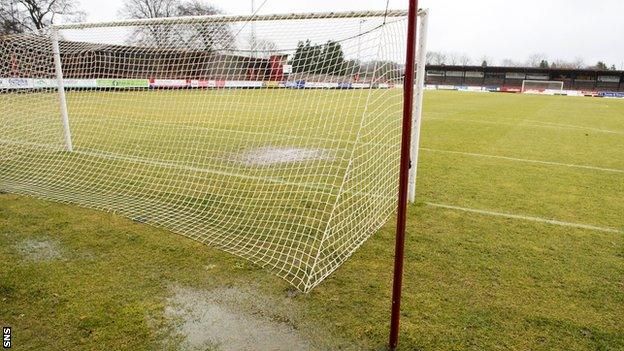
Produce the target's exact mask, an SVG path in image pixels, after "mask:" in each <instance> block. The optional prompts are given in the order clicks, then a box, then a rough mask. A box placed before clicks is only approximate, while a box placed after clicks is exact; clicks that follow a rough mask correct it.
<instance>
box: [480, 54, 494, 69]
mask: <svg viewBox="0 0 624 351" xmlns="http://www.w3.org/2000/svg"><path fill="white" fill-rule="evenodd" d="M479 61H481V67H487V66H489V65H491V64H492V62H494V60H493V59H492V58H491V57H489V56H487V55H483V56H481V58H479Z"/></svg>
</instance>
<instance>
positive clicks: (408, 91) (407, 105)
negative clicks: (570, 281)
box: [390, 0, 418, 350]
mask: <svg viewBox="0 0 624 351" xmlns="http://www.w3.org/2000/svg"><path fill="white" fill-rule="evenodd" d="M417 22H418V0H409V12H408V25H407V55H406V62H405V80H404V82H403V89H404V90H403V94H404V99H403V132H402V136H401V168H400V174H399V201H398V209H397V224H396V246H395V253H394V282H393V286H392V315H391V319H390V349H391V350H395V349H396V347H397V345H398V343H399V319H400V313H401V287H402V285H403V257H404V254H405V226H406V220H407V197H408V190H409V189H408V187H409V184H408V183H409V170H410V149H411V138H412V111H413V109H414V85H415V80H414V73H415V63H416V32H417V30H416V25H417Z"/></svg>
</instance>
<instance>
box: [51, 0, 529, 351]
mask: <svg viewBox="0 0 624 351" xmlns="http://www.w3.org/2000/svg"><path fill="white" fill-rule="evenodd" d="M408 2H409V9H408V11H407V17H408V28H407V43H406V48H407V50H406V61H405V78H404V83H403V89H404V99H403V118H402V126H403V127H402V132H401V133H402V134H401V158H400V165H399V191H398V201H397V227H396V238H395V240H396V242H395V259H394V278H393V288H392V308H391V323H390V338H389V346H390V349H392V350H394V349H396V347H397V346H398V337H399V322H400V303H401V289H402V277H403V262H404V251H405V234H406V219H407V204H408V202H414V201H415V196H416V179H417V168H418V151H419V144H420V131H421V124H422V103H423V92H424V77H425V57H426V44H427V43H426V37H427V26H428V11H427V10H420V11H419V8H418V0H408ZM405 15H406V12H405V11H402V10H399V11H356V12H343V13H336V12H330V13H313V14H310V13H301V14H281V15H280V14H278V15H251V16H238V15H233V16H223V15H215V16H193V17H171V18H159V19H132V20H125V21H115V22H100V23H76V24H63V25H54V26H52V27H51V38H52V43H53V54H54V63H55V70H56V80H57V88H58V94H59V103H60V112H61V120H62V124H63V129H64V134H65V144H66V149H67V151H69V152H71V151H72V150H73V146H72V137H71V130H70V120H69V113H68V107H67V101H66V98H65V87H64V79H63V71H62V62H61V55H60V50H59V48H58V47H59V43H58V41H59V34H58V32H59V31H60V30H76V29H90V28H103V27H134V26H143V25H158V24H168V23H178V24H194V23H210V22H211V21H215V22H216V21H218V22H220V23H224V22H240V21H246V22H260V21H275V20H280V19H298V18H302V19H310V18H314V19H332V18H336V19H337V18H345V17H350V18H365V17H371V16H385V17H404V16H405ZM419 18H420V22H419ZM416 62H418V65H417V64H416ZM523 86H524V83H523Z"/></svg>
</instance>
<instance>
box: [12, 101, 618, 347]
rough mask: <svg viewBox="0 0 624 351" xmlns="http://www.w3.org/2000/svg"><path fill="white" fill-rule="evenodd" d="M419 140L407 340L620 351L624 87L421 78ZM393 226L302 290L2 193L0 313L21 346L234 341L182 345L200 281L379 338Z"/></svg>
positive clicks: (195, 251)
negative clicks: (478, 87) (481, 89)
mask: <svg viewBox="0 0 624 351" xmlns="http://www.w3.org/2000/svg"><path fill="white" fill-rule="evenodd" d="M0 109H2V107H0ZM130 110H131V109H130ZM421 146H422V151H421V157H420V168H419V178H418V203H417V204H415V205H412V206H410V208H409V219H408V220H409V222H408V238H407V243H408V247H407V252H406V268H405V286H404V300H403V316H402V334H401V338H402V339H401V349H404V350H414V349H420V350H440V349H442V350H464V349H470V350H482V349H487V350H496V349H514V350H518V349H531V350H553V349H559V350H564V349H565V350H619V349H624V232H623V231H624V151H623V150H624V101H621V100H605V99H589V98H567V97H549V96H526V95H502V94H472V93H456V92H427V94H426V96H425V115H424V122H423V130H422V143H421ZM118 147H119V150H122V149H123V147H121V146H118ZM0 162H1V161H0ZM142 176H145V177H149V175H142ZM393 237H394V225H393V223H392V222H390V223H388V224H387V225H386V226H385V227H384V228H383V229H382V230H381V231H380V232H379V233H378V234H376V235H375V236H373V238H371V239H370V240H369V241H368V242H367V243H366V244H365V245H364V246H363V247H362V248H361V249H360V250H359V251H358V252H357V253H356V254H355V255H354V256H353V257H352V258H351V259H350V260H348V261H347V262H346V263H345V264H344V265H343V266H342V267H341V268H340V269H338V271H336V272H335V273H334V274H333V275H332V276H330V277H329V278H328V279H327V280H326V281H325V282H324V283H323V284H321V285H319V286H318V287H317V288H316V289H315V290H313V291H312V292H311V293H310V294H308V295H302V294H298V293H296V292H294V291H293V289H292V288H291V287H290V286H289V285H288V284H287V283H286V282H284V281H282V280H281V279H279V278H276V277H274V276H272V275H270V274H268V273H266V271H264V270H262V269H259V268H257V267H255V266H253V265H251V264H248V263H246V261H243V260H241V259H238V258H235V257H232V256H230V255H228V254H225V253H222V252H220V251H217V250H214V249H212V248H210V247H206V246H204V245H201V244H198V243H195V242H192V241H190V240H187V239H184V238H182V237H179V236H177V235H173V234H171V233H170V232H167V231H163V230H158V229H154V228H152V227H149V226H146V225H144V224H140V223H136V222H132V221H130V220H127V219H124V218H122V217H118V216H115V215H110V214H106V213H101V212H97V211H92V210H85V209H81V208H76V207H73V206H67V205H59V204H56V203H50V202H45V201H40V200H35V199H31V198H26V197H21V196H16V195H9V194H4V195H0V242H1V243H2V245H1V246H0V265H1V266H2V267H3V268H2V271H1V272H0V297H1V299H2V301H1V303H2V308H1V309H0V324H2V325H8V326H11V327H12V328H13V334H14V337H13V342H14V345H15V346H14V347H15V349H26V350H38V349H75V350H83V349H101V350H110V349H133V350H151V349H177V348H187V349H192V348H193V347H195V346H197V347H203V348H215V349H219V348H223V349H227V347H228V342H231V344H230V345H240V344H236V342H237V341H236V340H234V341H232V340H233V339H232V338H235V337H236V335H220V336H216V339H217V340H208V341H206V340H203V341H204V342H206V343H204V344H189V343H188V338H189V335H187V334H185V333H184V331H185V330H187V329H185V328H181V327H180V325H182V326H184V325H186V324H185V323H186V322H188V321H184V320H180V319H179V318H183V317H180V316H179V315H177V317H172V316H171V314H170V313H169V311H170V309H171V304H172V302H171V301H177V300H176V299H175V298H173V299H172V297H175V296H178V295H176V292H177V291H179V290H180V289H183V291H187V290H184V289H193V291H201V292H206V294H207V295H206V296H204V295H195V294H192V296H195V297H196V298H199V299H207V300H208V301H209V302H210V303H212V304H208V305H206V304H205V303H203V304H201V306H213V304H214V303H218V304H219V308H222V309H227V310H229V311H235V312H237V315H240V316H247V317H246V319H245V320H252V321H256V320H253V319H252V317H249V316H253V317H254V318H260V320H261V321H267V323H266V324H267V325H275V326H277V328H283V329H284V334H285V335H287V336H290V335H291V334H292V333H293V331H294V332H295V333H296V334H297V337H296V338H295V339H296V340H298V342H301V340H304V341H303V342H301V344H298V345H310V347H317V348H320V349H336V348H344V349H382V348H383V347H384V345H385V344H386V339H387V332H388V318H389V301H390V300H389V299H390V284H391V276H392V272H391V266H392V257H393V248H394V245H393ZM224 288H226V291H230V292H231V291H232V289H233V290H234V291H238V293H236V294H232V293H228V294H229V295H228V294H225V295H227V296H235V298H232V299H234V303H232V300H231V299H230V300H227V301H225V302H224V301H221V300H219V299H217V300H219V301H216V302H215V301H214V299H211V295H210V293H211V292H215V291H218V292H222V291H224V290H223V289H224ZM228 289H229V290H228ZM186 295H188V294H186ZM186 295H184V296H186ZM220 295H223V294H220ZM197 296H199V297H197ZM202 296H203V297H202ZM236 296H238V297H236ZM240 296H243V297H244V298H240ZM250 296H253V298H252V297H250ZM228 301H229V302H228ZM263 301H264V303H263ZM266 301H269V302H270V303H268V305H270V306H273V307H274V309H273V310H271V308H267V306H266V305H267V303H266ZM204 302H205V301H204ZM233 305H236V306H233ZM270 306H269V307H270ZM176 318H177V319H176ZM256 322H257V321H256ZM271 323H273V324H271ZM237 325H239V324H237ZM252 325H254V324H253V323H252ZM233 334H244V333H242V332H240V330H237V331H235V333H233ZM219 338H221V339H219ZM219 340H220V341H221V344H219V342H218V341H219ZM285 340H292V339H288V338H287V339H285ZM239 341H240V340H239ZM285 349H288V347H285Z"/></svg>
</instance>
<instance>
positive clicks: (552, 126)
mask: <svg viewBox="0 0 624 351" xmlns="http://www.w3.org/2000/svg"><path fill="white" fill-rule="evenodd" d="M427 120H438V121H450V122H468V123H481V124H495V125H503V126H512V127H535V128H550V129H560V130H561V129H573V130H586V131H592V132H597V133H608V134H619V135H624V132H618V131H613V130H606V129H596V128H591V127H581V126H573V125H570V124H560V123H550V122H543V121H535V120H529V119H527V120H522V121H519V122H532V123H531V124H527V123H524V124H523V123H508V122H497V121H486V120H477V119H464V118H446V117H444V118H443V117H425V118H423V121H427Z"/></svg>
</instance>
